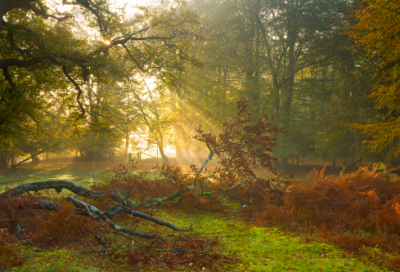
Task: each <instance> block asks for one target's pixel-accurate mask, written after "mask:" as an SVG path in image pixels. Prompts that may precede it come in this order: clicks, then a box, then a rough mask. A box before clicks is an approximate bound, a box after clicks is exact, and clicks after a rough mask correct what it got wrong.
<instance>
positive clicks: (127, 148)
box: [124, 131, 129, 159]
mask: <svg viewBox="0 0 400 272" xmlns="http://www.w3.org/2000/svg"><path fill="white" fill-rule="evenodd" d="M128 151H129V131H127V132H126V134H125V151H124V158H125V159H126V158H127V156H128Z"/></svg>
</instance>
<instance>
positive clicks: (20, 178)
mask: <svg viewBox="0 0 400 272" xmlns="http://www.w3.org/2000/svg"><path fill="white" fill-rule="evenodd" d="M111 167H112V166H108V167H107V165H105V164H101V165H100V164H99V165H96V166H92V168H90V165H89V164H88V165H84V164H80V165H75V166H74V167H71V165H69V164H54V165H45V164H43V165H37V166H35V167H34V168H31V169H24V170H23V171H25V172H21V173H19V174H18V175H16V176H14V177H13V176H1V177H0V184H4V183H7V186H11V183H10V182H15V183H16V184H18V183H22V182H23V183H25V182H35V181H44V180H50V179H67V180H70V181H73V182H76V183H78V184H80V185H83V186H87V184H88V183H90V182H93V181H94V180H96V181H97V180H98V181H101V179H102V178H104V177H105V175H108V174H107V171H108V170H111V169H112V168H111ZM0 186H1V185H0ZM13 186H15V185H13ZM4 187H5V186H4V185H3V186H1V188H2V189H3V188H4ZM156 216H157V217H159V218H160V219H162V220H165V221H169V222H171V223H173V224H175V225H177V226H179V227H182V228H189V227H190V226H191V225H192V226H193V229H194V230H193V231H192V232H193V233H197V234H199V235H201V236H203V237H209V238H210V237H216V236H217V237H219V240H220V242H221V245H220V250H223V251H227V252H226V253H227V254H233V255H236V256H237V257H239V258H240V260H241V262H240V263H238V264H235V265H229V266H227V267H226V271H363V272H365V271H385V270H384V269H382V268H379V267H378V266H375V265H374V264H372V263H367V262H366V263H364V262H362V261H361V260H359V259H357V258H356V257H354V256H352V255H350V254H348V253H346V252H345V251H343V250H341V249H340V248H338V247H335V246H333V245H329V244H326V243H324V242H323V241H322V240H321V241H314V242H310V241H309V240H308V239H307V236H306V235H304V236H302V235H297V234H292V233H287V232H282V231H280V230H279V229H277V228H269V227H257V226H252V225H249V224H246V223H243V222H238V221H237V220H235V219H234V218H233V215H232V214H225V215H223V214H219V213H213V212H201V213H200V212H197V213H191V212H188V211H181V210H175V209H174V210H167V209H166V208H165V209H163V210H161V211H160V212H159V213H157V214H156ZM119 224H121V225H124V222H119ZM125 224H128V223H127V222H125ZM136 230H138V231H143V232H148V233H154V232H155V233H157V234H160V235H165V234H171V233H173V231H171V230H169V229H167V228H163V227H160V226H157V225H155V224H153V223H151V222H146V221H141V223H140V224H139V226H138V228H137V229H136ZM112 237H113V239H114V240H115V241H116V243H120V244H121V245H128V244H130V241H128V240H126V239H125V238H123V237H119V236H118V237H116V235H113V236H112ZM88 239H92V240H93V246H92V248H87V247H85V248H83V247H79V246H78V247H66V248H56V249H54V250H52V251H47V250H43V249H37V248H32V247H27V246H24V245H19V249H20V252H21V253H22V254H23V255H24V256H25V258H26V259H27V261H26V262H25V263H24V264H23V265H22V266H20V267H14V268H12V271H49V272H50V271H129V267H127V264H124V263H123V262H118V261H117V262H110V261H109V260H103V259H102V258H100V257H101V256H99V255H97V254H92V255H90V256H89V255H85V254H82V251H84V250H90V249H98V245H97V244H96V243H95V241H94V239H93V237H88ZM365 250H367V249H365ZM198 269H200V270H201V268H198ZM193 270H194V268H193V267H189V266H188V268H187V271H193ZM146 271H150V270H149V269H146Z"/></svg>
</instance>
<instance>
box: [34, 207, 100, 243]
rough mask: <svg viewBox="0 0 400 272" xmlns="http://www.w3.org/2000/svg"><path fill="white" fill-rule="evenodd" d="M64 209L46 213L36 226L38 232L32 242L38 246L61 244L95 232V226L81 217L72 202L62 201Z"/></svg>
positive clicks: (84, 217)
mask: <svg viewBox="0 0 400 272" xmlns="http://www.w3.org/2000/svg"><path fill="white" fill-rule="evenodd" d="M60 204H61V205H62V208H60V209H58V210H57V212H47V213H45V214H44V215H43V216H42V218H41V220H36V221H35V222H34V225H35V227H36V229H37V232H36V233H35V234H34V237H33V239H32V242H34V243H37V244H46V243H48V242H51V243H60V242H64V241H72V240H77V239H79V238H83V237H85V236H86V235H87V234H89V233H91V232H94V231H93V226H92V225H91V224H93V223H92V222H91V221H90V219H89V218H88V217H86V216H82V215H79V214H78V213H77V212H76V211H75V209H74V208H73V205H72V203H71V202H68V201H60Z"/></svg>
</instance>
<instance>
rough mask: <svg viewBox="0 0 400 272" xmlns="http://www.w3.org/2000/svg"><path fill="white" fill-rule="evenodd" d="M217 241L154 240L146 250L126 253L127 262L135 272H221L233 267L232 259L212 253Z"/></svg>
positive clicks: (201, 239) (190, 237)
mask: <svg viewBox="0 0 400 272" xmlns="http://www.w3.org/2000/svg"><path fill="white" fill-rule="evenodd" d="M217 245H218V240H217V239H214V240H207V239H204V238H199V237H195V236H188V235H182V234H181V235H177V236H167V237H165V238H163V239H157V240H153V241H152V242H151V244H150V245H148V246H140V247H138V248H137V249H135V250H133V251H129V252H128V253H127V257H128V262H129V264H130V265H131V266H132V268H133V270H134V271H139V270H141V269H145V270H146V269H150V268H152V270H154V269H155V268H156V269H159V270H163V269H166V268H168V269H171V270H177V269H179V270H183V269H190V271H202V270H204V268H205V269H207V271H221V269H224V267H223V265H224V264H232V263H235V262H236V261H235V259H233V258H230V257H227V256H225V255H222V254H220V253H218V252H216V251H214V250H213V248H215V247H216V246H217Z"/></svg>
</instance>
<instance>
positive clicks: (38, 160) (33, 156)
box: [30, 153, 40, 164]
mask: <svg viewBox="0 0 400 272" xmlns="http://www.w3.org/2000/svg"><path fill="white" fill-rule="evenodd" d="M30 154H31V156H32V163H33V164H37V163H40V159H39V157H38V156H37V155H34V154H33V153H30Z"/></svg>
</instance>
